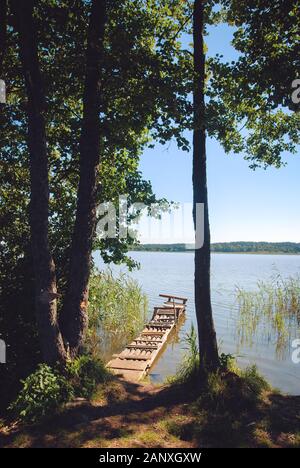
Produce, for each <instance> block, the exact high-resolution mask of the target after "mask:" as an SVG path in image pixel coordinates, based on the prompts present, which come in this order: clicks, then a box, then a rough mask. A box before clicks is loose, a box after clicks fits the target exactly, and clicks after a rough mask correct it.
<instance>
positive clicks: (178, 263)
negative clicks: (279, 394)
mask: <svg viewBox="0 0 300 468" xmlns="http://www.w3.org/2000/svg"><path fill="white" fill-rule="evenodd" d="M131 256H132V257H133V258H134V259H135V260H137V261H138V262H139V263H140V265H141V268H140V270H137V271H134V272H132V273H130V275H131V276H132V277H134V278H135V279H137V280H138V282H139V283H140V285H141V286H142V288H143V290H144V292H145V293H146V294H147V295H148V298H149V308H150V310H149V313H150V312H151V313H152V308H153V306H154V305H159V304H160V303H161V300H160V299H159V297H158V294H159V293H163V292H166V293H170V294H174V295H178V296H183V297H187V298H188V307H187V314H186V321H185V323H184V324H183V325H182V327H181V329H180V331H179V333H178V336H177V337H174V339H173V340H172V341H171V343H170V344H169V345H168V347H167V349H166V351H165V353H164V354H163V356H162V357H161V358H160V359H159V361H158V363H157V364H156V365H155V367H154V368H153V369H152V372H151V374H150V376H151V379H152V380H153V381H155V382H161V381H163V380H164V379H165V378H166V377H167V376H169V375H172V374H174V373H175V372H176V369H177V367H178V365H179V363H180V361H181V359H182V355H183V354H184V347H185V344H184V342H183V340H182V339H183V337H184V336H185V335H186V333H187V332H188V331H189V330H190V327H191V323H196V318H195V309H194V299H193V275H194V264H193V253H177V252H176V253H169V252H133V253H131ZM95 260H96V265H97V266H98V268H100V269H101V268H103V264H102V262H101V259H100V257H99V255H97V254H96V256H95ZM111 269H112V270H113V272H116V273H117V272H119V271H126V267H124V266H123V267H117V266H111ZM275 272H276V273H277V272H279V273H280V274H281V275H282V276H283V277H288V276H291V275H296V274H300V256H296V255H295V256H294V255H274V256H273V255H245V254H241V255H240V254H213V255H212V303H213V313H214V320H215V326H216V331H217V336H218V341H219V346H220V350H221V352H224V353H231V354H235V355H236V356H237V360H238V363H239V365H240V366H241V367H245V366H246V365H248V364H253V363H256V364H257V366H258V368H259V369H260V371H261V372H262V373H263V374H264V375H265V376H266V377H267V379H268V380H269V382H270V383H271V384H272V385H273V386H275V387H276V388H279V389H281V390H282V391H284V392H288V393H290V394H299V393H300V364H294V363H293V362H292V359H291V354H292V351H293V349H292V348H290V347H288V349H286V350H285V352H284V356H282V357H281V358H280V359H279V358H278V356H277V355H276V350H275V337H269V339H268V340H266V339H260V338H257V340H256V342H255V343H254V345H253V346H251V347H249V346H240V345H239V343H238V339H237V336H236V326H235V325H236V315H237V307H236V303H235V288H236V286H240V287H243V288H245V289H247V290H254V289H255V288H256V285H257V281H258V280H268V279H270V277H271V276H272V275H273V274H274V273H275ZM295 336H297V337H298V338H300V330H295Z"/></svg>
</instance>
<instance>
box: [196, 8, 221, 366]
mask: <svg viewBox="0 0 300 468" xmlns="http://www.w3.org/2000/svg"><path fill="white" fill-rule="evenodd" d="M203 12H204V0H195V2H194V72H195V78H194V80H195V86H194V137H193V151H194V153H193V189H194V207H193V208H194V224H195V230H196V243H197V241H198V242H199V238H197V229H196V227H197V223H196V206H197V204H198V203H203V204H204V244H203V246H202V247H201V248H196V250H195V307H196V316H197V324H198V336H199V351H200V366H201V370H202V371H204V372H206V371H209V370H214V369H216V368H217V367H218V364H219V358H218V347H217V340H216V332H215V328H214V322H213V315H212V306H211V291H210V227H209V213H208V194H207V169H206V130H205V94H204V93H205V91H204V89H205V88H204V86H205V53H204V39H203V27H204V18H203V16H204V15H203ZM196 247H197V246H196Z"/></svg>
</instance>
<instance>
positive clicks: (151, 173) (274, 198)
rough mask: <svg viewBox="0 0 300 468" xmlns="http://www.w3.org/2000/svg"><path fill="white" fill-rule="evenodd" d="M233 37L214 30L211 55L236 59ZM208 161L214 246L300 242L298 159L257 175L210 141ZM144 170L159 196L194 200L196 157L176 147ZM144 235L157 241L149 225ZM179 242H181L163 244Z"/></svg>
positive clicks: (148, 159) (145, 161)
mask: <svg viewBox="0 0 300 468" xmlns="http://www.w3.org/2000/svg"><path fill="white" fill-rule="evenodd" d="M231 37H232V30H231V29H230V28H229V27H227V26H218V27H213V28H212V29H211V30H210V35H209V36H208V38H207V45H208V54H209V55H214V54H215V53H219V54H223V55H224V59H225V60H228V61H230V60H232V59H233V58H235V51H234V50H233V49H232V47H231V46H230V40H231ZM190 138H191V135H190ZM207 156H208V184H209V185H208V187H209V208H210V221H211V233H212V241H213V242H230V241H269V242H280V241H292V242H300V216H299V214H300V207H299V201H300V177H299V175H300V154H297V155H286V160H287V162H288V165H287V167H284V168H281V169H274V168H269V169H267V170H263V169H257V170H256V171H253V170H251V169H249V167H248V163H247V162H246V161H245V160H244V159H243V155H242V154H241V155H225V154H224V151H223V150H222V147H220V145H219V144H218V143H217V142H216V141H213V140H209V141H208V147H207ZM141 170H142V172H143V175H144V177H145V178H146V179H149V180H151V182H152V185H153V189H154V192H155V193H156V194H157V196H159V197H165V198H167V199H168V200H172V201H176V202H181V203H187V202H191V201H192V182H191V181H192V154H191V153H189V154H188V153H186V152H182V151H179V150H178V149H177V147H176V143H175V142H171V143H170V144H168V145H165V146H161V145H157V146H156V147H155V148H154V149H147V150H146V151H145V152H144V154H143V156H142V159H141ZM190 218H191V213H190ZM186 226H187V230H188V231H189V232H188V234H186V236H185V238H186V241H187V242H190V241H192V239H193V232H192V222H191V219H190V221H188V222H187V223H186ZM141 231H142V236H141V240H142V242H149V241H156V242H159V239H158V238H157V239H155V240H153V239H150V238H148V236H147V233H146V231H145V223H144V227H143V228H142V230H141ZM177 241H178V242H180V241H181V239H180V238H178V239H175V238H171V237H170V238H165V239H163V242H177Z"/></svg>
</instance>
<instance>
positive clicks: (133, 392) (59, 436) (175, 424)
mask: <svg viewBox="0 0 300 468" xmlns="http://www.w3.org/2000/svg"><path fill="white" fill-rule="evenodd" d="M249 392H250V394H251V392H252V393H253V392H254V390H253V388H252V390H251V386H250V387H249V381H248V383H247V381H246V380H241V379H240V378H237V377H236V376H235V375H234V374H231V373H228V374H224V375H223V376H222V378H221V379H220V380H218V384H217V382H215V383H214V392H213V393H207V392H202V394H199V392H198V391H196V390H194V391H191V386H190V385H189V386H186V385H178V386H177V385H167V386H161V387H153V386H149V385H148V386H147V385H137V384H131V383H128V382H124V381H121V380H119V379H117V378H115V379H113V380H112V381H110V382H109V383H108V384H105V385H104V384H103V385H100V386H99V387H98V390H97V393H96V394H95V395H94V397H93V398H92V399H91V400H90V401H88V400H76V401H75V402H73V403H72V404H69V405H68V406H67V407H66V408H65V410H64V412H63V413H61V414H59V415H57V416H56V417H54V418H53V419H52V420H51V421H48V423H47V424H45V425H39V426H27V427H26V426H22V425H20V424H18V423H15V424H10V425H8V426H6V424H7V423H4V422H3V426H2V428H1V429H0V445H1V447H18V448H25V447H87V448H89V447H99V448H102V447H126V448H127V447H156V448H159V447H176V448H177V447H300V420H299V415H300V397H289V396H284V395H281V394H278V393H274V392H272V391H271V390H261V391H260V392H259V395H257V394H256V396H255V398H252V397H253V396H254V395H252V397H251V398H250V397H249ZM254 393H255V392H254Z"/></svg>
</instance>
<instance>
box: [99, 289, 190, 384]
mask: <svg viewBox="0 0 300 468" xmlns="http://www.w3.org/2000/svg"><path fill="white" fill-rule="evenodd" d="M160 296H161V297H167V298H168V300H169V301H168V303H164V305H163V306H162V307H154V312H153V316H152V319H151V321H150V322H149V323H148V324H147V325H146V326H145V328H144V330H143V331H142V332H141V333H140V335H139V336H138V337H137V338H135V339H134V340H133V341H132V342H131V343H130V344H129V345H127V346H126V347H125V349H124V350H123V351H122V352H121V353H120V354H118V355H116V356H115V357H114V359H112V360H111V361H110V362H109V363H108V364H107V367H108V368H110V369H112V370H113V371H114V372H116V373H120V374H121V375H122V376H123V378H125V379H128V380H133V381H137V380H140V379H141V378H143V377H144V376H145V375H146V374H147V373H148V371H149V369H150V368H151V366H152V365H153V363H154V362H155V361H156V359H157V357H158V356H159V353H160V352H161V350H162V348H163V346H164V344H165V343H166V341H167V339H168V336H169V334H170V333H171V331H172V330H173V328H174V327H175V326H176V324H177V322H178V319H179V317H180V316H181V315H182V314H183V313H184V311H185V303H186V301H187V299H185V298H181V297H178V296H172V295H165V294H160ZM171 299H177V300H182V301H184V304H178V303H174V301H171Z"/></svg>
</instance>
